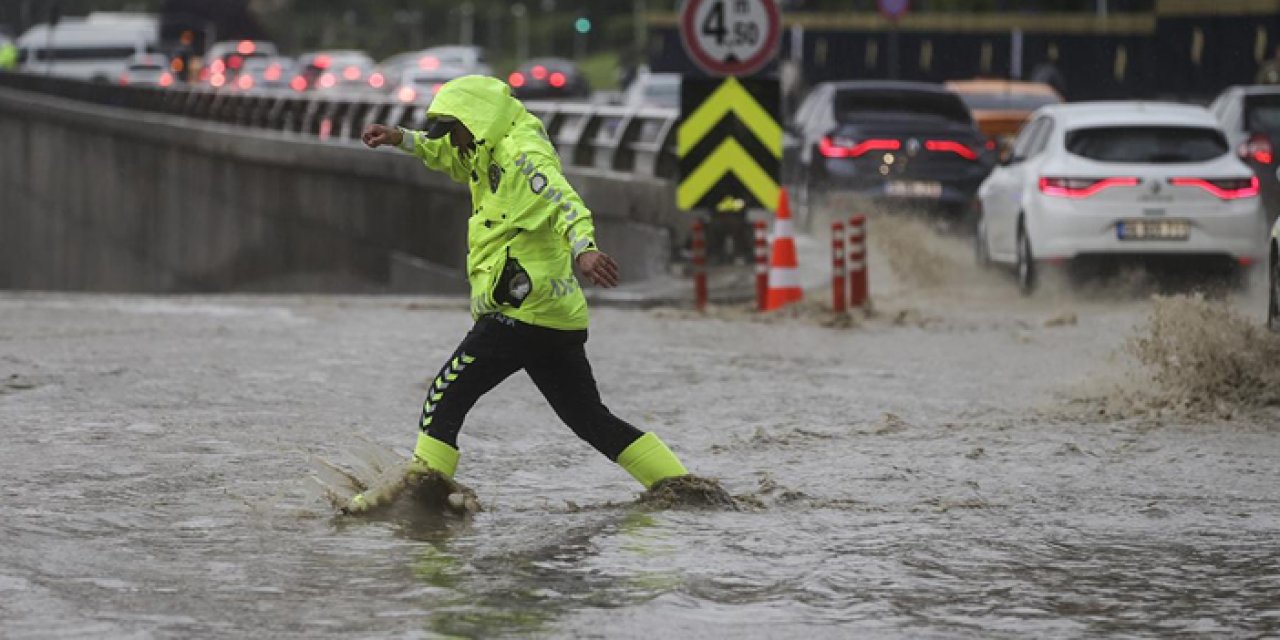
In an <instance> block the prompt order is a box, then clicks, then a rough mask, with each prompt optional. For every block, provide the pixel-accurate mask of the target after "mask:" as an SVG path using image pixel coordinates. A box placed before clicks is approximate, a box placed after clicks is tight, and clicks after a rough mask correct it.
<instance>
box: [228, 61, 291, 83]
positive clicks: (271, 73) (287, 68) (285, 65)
mask: <svg viewBox="0 0 1280 640" xmlns="http://www.w3.org/2000/svg"><path fill="white" fill-rule="evenodd" d="M293 67H294V62H293V59H292V58H287V57H283V56H277V57H266V56H255V57H252V58H248V59H246V60H245V61H244V66H243V67H242V68H241V69H240V73H239V74H238V75H237V76H236V79H235V80H234V81H233V82H232V83H231V84H230V85H228V86H229V87H231V88H233V89H235V90H237V91H279V90H281V89H285V88H287V87H288V86H289V78H290V74H291V73H292V71H293Z"/></svg>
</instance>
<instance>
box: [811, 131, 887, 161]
mask: <svg viewBox="0 0 1280 640" xmlns="http://www.w3.org/2000/svg"><path fill="white" fill-rule="evenodd" d="M901 148H902V141H901V140H893V139H889V138H872V139H870V140H861V141H856V142H855V141H853V140H849V139H847V138H834V139H833V138H832V137H831V136H823V137H822V139H821V140H819V141H818V153H820V154H822V157H824V158H857V157H859V156H861V155H863V154H865V153H867V152H868V151H897V150H898V149H901Z"/></svg>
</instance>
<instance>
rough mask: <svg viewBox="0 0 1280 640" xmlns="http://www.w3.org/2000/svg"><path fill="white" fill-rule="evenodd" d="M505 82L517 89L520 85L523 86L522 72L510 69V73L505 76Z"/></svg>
mask: <svg viewBox="0 0 1280 640" xmlns="http://www.w3.org/2000/svg"><path fill="white" fill-rule="evenodd" d="M507 84H509V85H511V86H513V87H516V88H517V89H518V88H520V87H523V86H524V74H523V73H520V72H519V71H512V72H511V75H509V76H507Z"/></svg>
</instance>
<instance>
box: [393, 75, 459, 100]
mask: <svg viewBox="0 0 1280 640" xmlns="http://www.w3.org/2000/svg"><path fill="white" fill-rule="evenodd" d="M464 75H467V74H466V73H464V71H463V70H462V69H456V68H449V67H443V68H436V69H433V70H431V71H423V70H421V69H414V68H410V69H406V70H405V71H403V72H401V74H400V79H399V81H398V82H396V85H395V89H394V90H393V91H392V95H394V96H395V98H396V100H398V101H400V102H406V103H407V102H413V103H417V104H422V105H427V104H430V103H431V100H432V99H433V98H434V97H435V95H436V94H437V93H440V89H441V88H443V87H444V83H446V82H448V81H450V80H453V79H454V78H458V77H461V76H464Z"/></svg>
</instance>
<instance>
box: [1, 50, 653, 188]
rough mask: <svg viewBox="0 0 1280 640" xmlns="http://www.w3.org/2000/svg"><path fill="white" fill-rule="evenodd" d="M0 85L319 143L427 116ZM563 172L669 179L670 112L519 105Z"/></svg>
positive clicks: (196, 91) (354, 105)
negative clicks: (538, 125)
mask: <svg viewBox="0 0 1280 640" xmlns="http://www.w3.org/2000/svg"><path fill="white" fill-rule="evenodd" d="M0 86H4V87H11V88H14V89H20V90H23V91H32V92H38V93H45V94H51V95H56V96H60V97H64V98H69V99H72V100H78V101H82V102H90V103H94V104H100V105H104V106H111V107H120V108H125V109H138V110H142V111H149V112H154V113H165V114H170V115H176V116H183V117H188V118H195V119H199V120H205V121H210V122H220V123H223V124H230V125H237V126H243V127H252V128H257V129H264V130H269V131H277V132H283V133H289V134H295V135H298V136H309V137H316V138H321V139H331V140H332V139H336V140H358V139H359V138H360V132H361V131H362V130H363V129H364V127H365V126H366V125H368V124H372V123H375V122H377V123H383V124H389V125H397V126H402V127H407V128H412V129H421V128H422V127H423V126H425V122H424V120H425V118H426V109H425V108H424V107H423V106H422V105H419V104H406V103H403V102H399V101H396V100H393V99H391V98H384V97H381V96H334V95H324V94H316V93H296V92H292V91H289V90H284V91H273V92H261V93H233V92H228V91H216V90H211V89H206V88H202V87H188V86H183V87H170V88H161V87H146V86H121V85H114V84H106V83H101V82H85V81H82V80H74V79H69V78H58V77H50V76H41V75H31V74H23V73H0ZM525 107H526V108H528V109H529V111H530V112H531V113H533V114H534V115H536V116H538V117H539V118H540V119H541V120H542V122H543V124H544V125H545V126H546V128H547V135H548V136H550V138H551V141H552V143H554V144H555V146H556V149H557V150H558V151H559V152H560V157H561V160H562V161H563V162H564V163H565V164H566V165H568V166H572V167H584V168H593V169H600V170H606V171H614V172H619V173H627V174H632V175H638V176H645V177H652V178H660V179H669V180H674V179H675V178H676V175H677V172H678V165H677V161H676V139H675V136H676V134H675V131H676V120H677V118H678V117H679V113H678V112H677V111H676V110H674V109H661V108H642V109H631V108H626V107H620V106H611V105H592V104H584V103H573V102H526V103H525Z"/></svg>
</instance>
